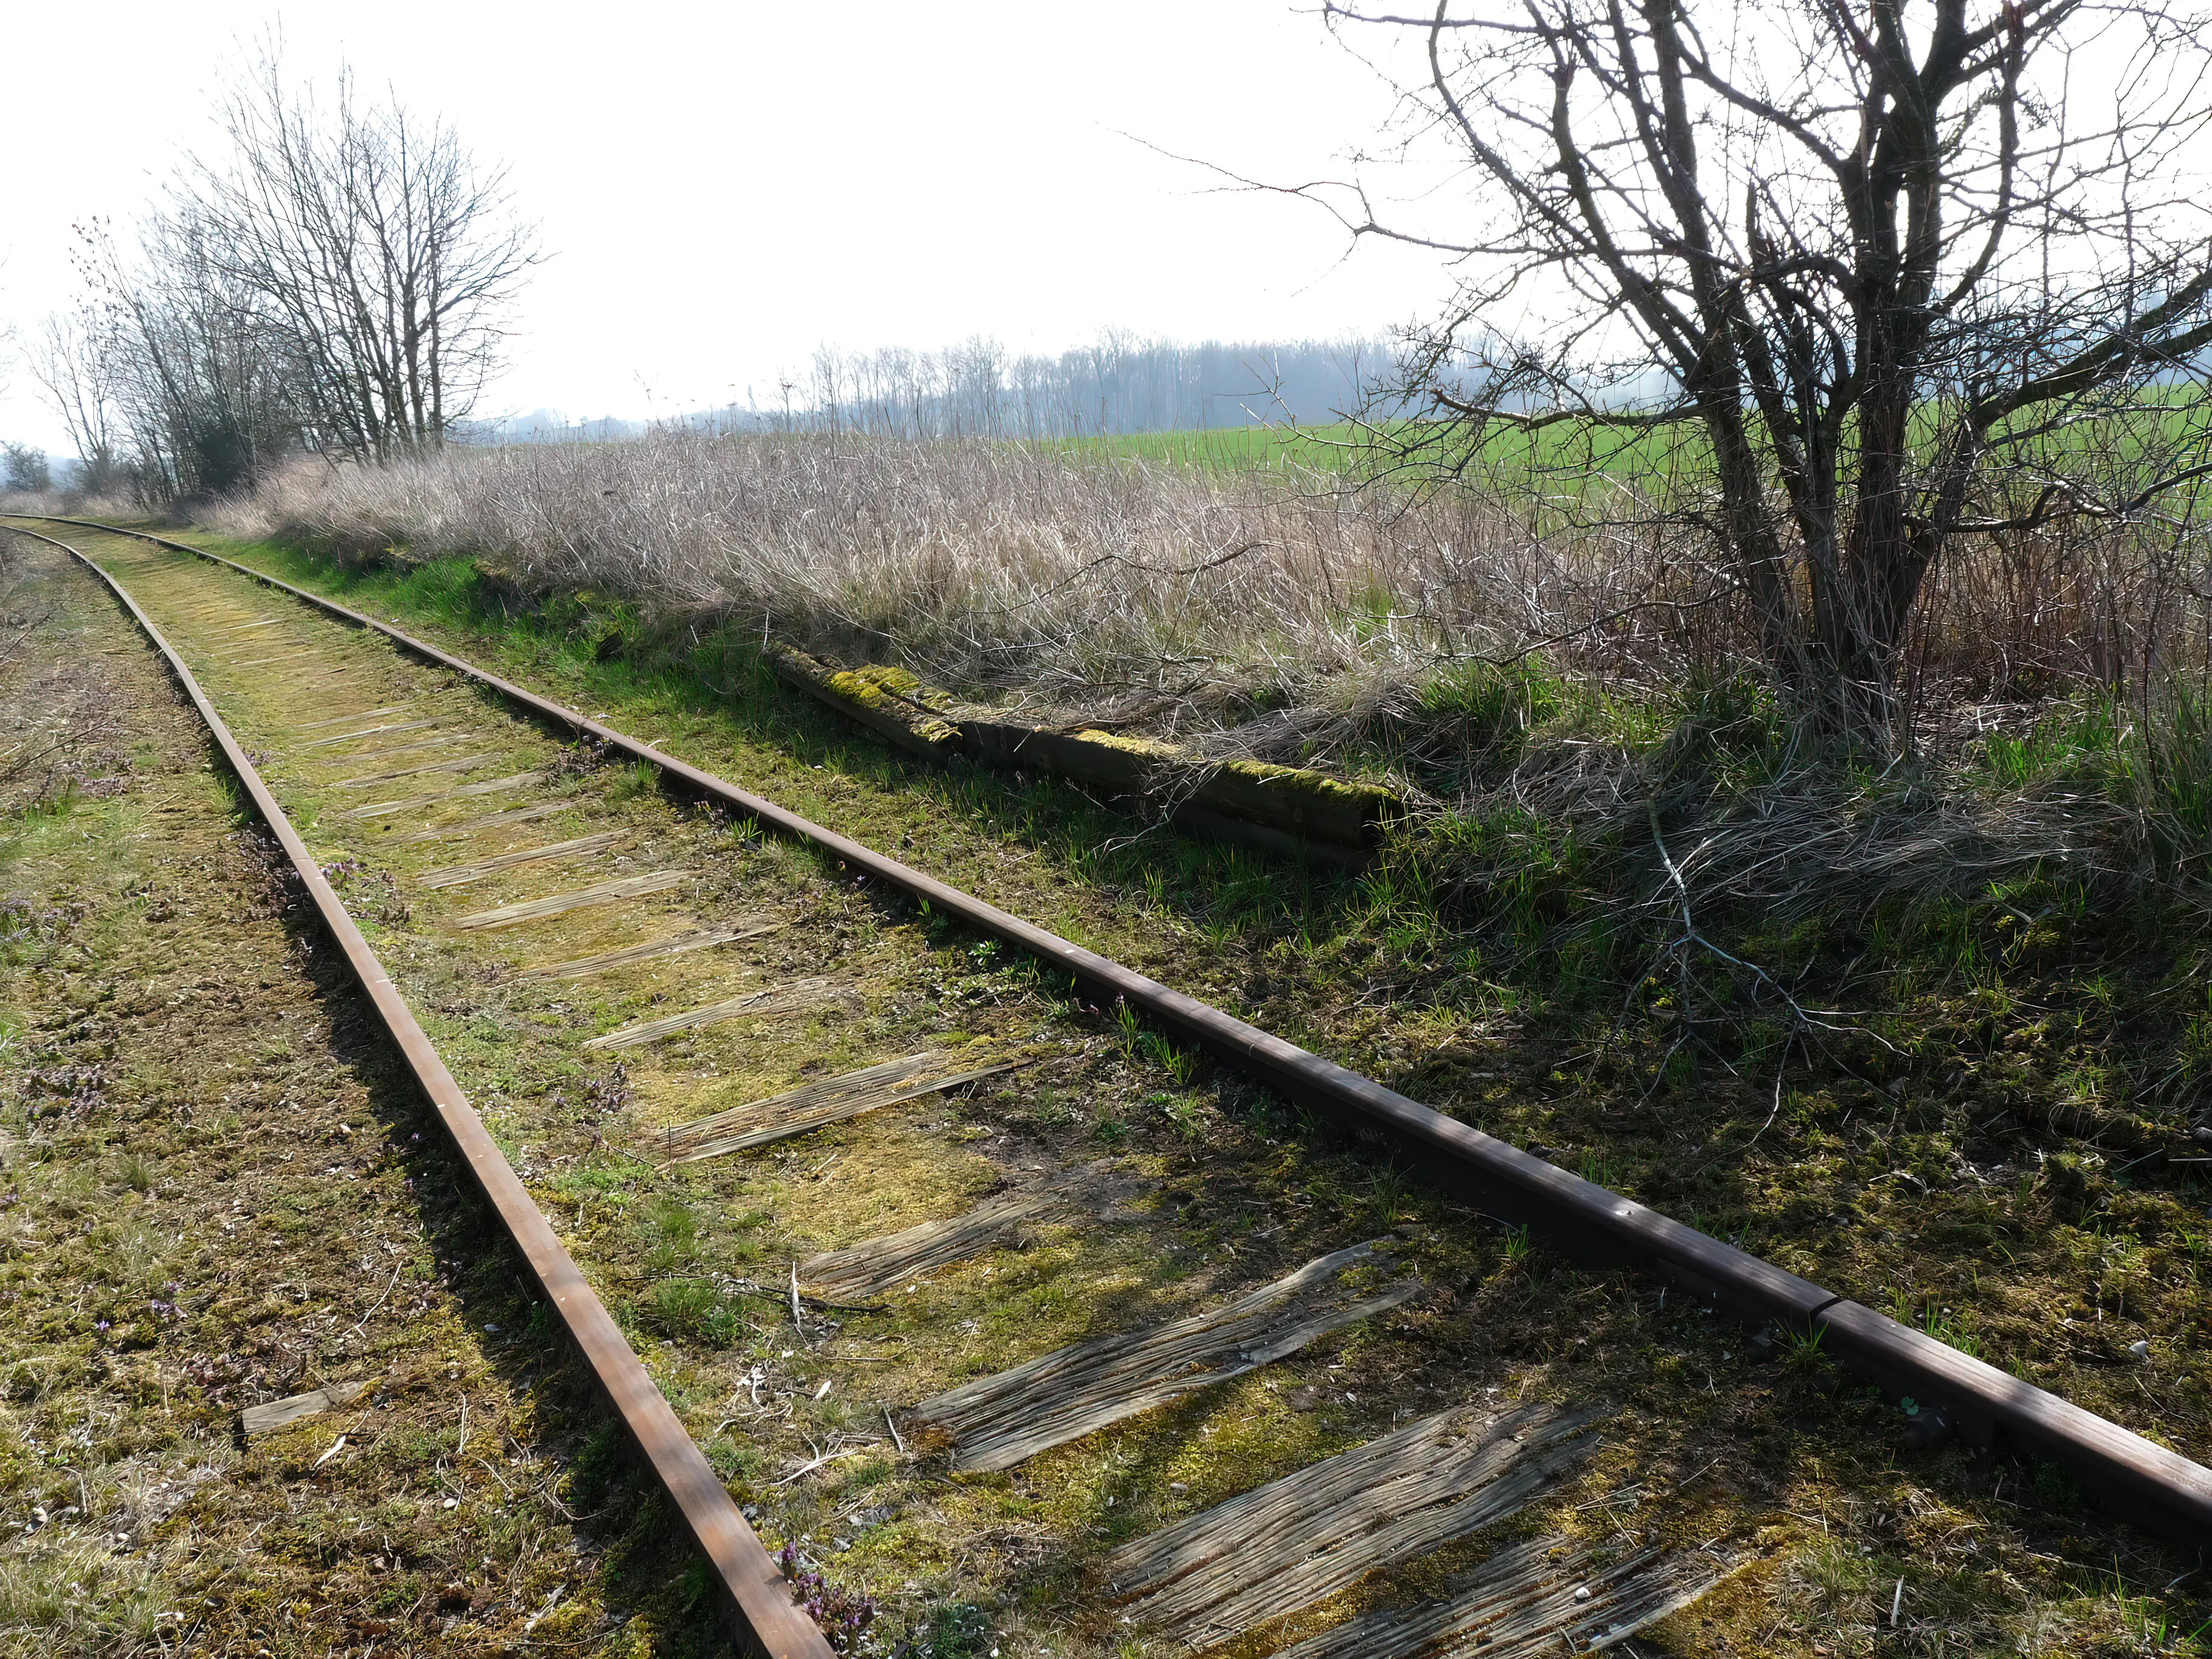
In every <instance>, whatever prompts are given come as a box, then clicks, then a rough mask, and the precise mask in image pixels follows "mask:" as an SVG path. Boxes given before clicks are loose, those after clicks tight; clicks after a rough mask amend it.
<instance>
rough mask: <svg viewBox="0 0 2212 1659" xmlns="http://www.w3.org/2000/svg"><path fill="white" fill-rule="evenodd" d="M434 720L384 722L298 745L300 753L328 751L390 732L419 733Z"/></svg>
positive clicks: (432, 723) (434, 723)
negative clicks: (333, 746) (336, 746)
mask: <svg viewBox="0 0 2212 1659" xmlns="http://www.w3.org/2000/svg"><path fill="white" fill-rule="evenodd" d="M437 723H438V722H437V721H435V720H386V721H383V722H381V723H380V724H379V725H376V726H363V727H362V729H361V730H360V731H358V732H339V733H338V735H337V736H336V737H334V738H316V739H315V740H314V741H313V742H312V743H303V744H301V745H300V748H301V751H302V752H305V751H306V750H310V749H328V748H330V747H331V746H332V745H333V744H341V743H358V742H360V741H361V740H362V738H374V737H380V736H383V735H385V734H386V733H389V732H420V731H422V730H423V729H424V728H425V727H428V726H435V725H436V724H437Z"/></svg>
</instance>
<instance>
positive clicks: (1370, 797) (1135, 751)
mask: <svg viewBox="0 0 2212 1659" xmlns="http://www.w3.org/2000/svg"><path fill="white" fill-rule="evenodd" d="M769 663H770V665H771V666H772V667H773V668H774V669H775V674H776V677H777V678H779V679H781V680H783V681H784V682H785V683H786V684H789V685H792V686H794V687H796V688H797V689H799V690H802V691H804V692H805V693H806V694H807V695H809V696H812V697H814V698H816V699H817V701H819V702H824V703H827V704H828V705H829V707H830V708H835V709H836V710H837V711H838V712H839V713H840V714H845V715H847V716H848V717H849V718H851V719H853V720H858V721H860V723H861V724H862V725H864V726H868V727H869V728H870V729H871V730H872V731H875V732H879V733H881V734H882V735H883V736H884V737H886V738H890V740H891V741H892V742H893V743H895V744H898V745H899V746H900V747H901V748H902V749H905V750H909V751H911V752H913V753H915V754H918V755H921V756H923V757H927V758H930V759H936V760H943V759H946V758H949V757H951V756H952V755H954V754H963V755H966V756H967V757H969V758H970V759H973V760H977V761H981V762H982V763H985V764H986V765H990V766H997V767H1002V768H1016V769H1027V770H1032V771H1040V772H1049V773H1053V774H1054V775H1058V776H1060V777H1066V778H1072V779H1073V780H1074V781H1076V782H1078V783H1081V784H1084V785H1085V786H1087V787H1091V788H1094V789H1098V790H1103V791H1104V792H1106V793H1110V794H1114V795H1120V796H1127V797H1131V798H1134V799H1141V800H1144V801H1146V802H1148V803H1151V804H1152V805H1158V806H1160V807H1163V808H1164V809H1165V810H1166V811H1168V812H1169V813H1170V816H1171V817H1174V818H1175V819H1176V822H1177V823H1180V824H1181V825H1182V827H1184V828H1186V829H1188V830H1189V831H1190V832H1191V833H1192V834H1194V835H1200V836H1208V837H1211V838H1213V839H1218V840H1226V841H1234V842H1242V843H1243V844H1246V845H1249V846H1255V847H1259V848H1264V849H1265V850H1267V851H1270V852H1277V853H1282V852H1290V853H1298V854H1304V853H1308V852H1313V853H1316V854H1319V855H1320V856H1322V857H1323V858H1333V859H1334V860H1335V861H1338V862H1343V861H1346V860H1364V856H1365V852H1366V849H1367V848H1369V847H1370V846H1371V845H1372V844H1373V843H1374V842H1376V840H1377V839H1379V837H1380V835H1381V831H1382V826H1383V823H1385V822H1386V821H1387V820H1389V819H1390V818H1392V817H1396V816H1398V815H1399V814H1400V813H1401V812H1402V811H1404V803H1403V802H1402V801H1401V800H1400V799H1399V798H1398V796H1397V794H1396V793H1395V792H1394V791H1392V790H1389V789H1387V788H1384V787H1383V786H1381V785H1380V784H1373V783H1363V782H1359V781H1355V780H1352V779H1348V778H1339V777H1334V776H1331V775H1329V774H1328V773H1326V772H1319V771H1315V770H1313V769H1310V768H1305V767H1296V766H1278V765H1274V764H1273V763H1269V762H1266V761H1246V760H1227V761H1224V760H1212V759H1208V758H1206V757H1203V756H1200V755H1194V754H1193V753H1191V752H1190V751H1189V750H1185V749H1182V748H1179V747H1177V746H1176V745H1175V744H1167V743H1161V742H1158V741H1155V740H1154V739H1152V738H1138V737H1130V736H1127V735H1126V734H1123V733H1119V732H1105V731H1099V730H1097V729H1083V730H1076V731H1070V730H1066V729H1061V728H1056V727H1052V726H1037V725H1034V724H1032V723H1030V722H1028V721H1024V720H1006V719H1005V718H1004V717H1002V716H1000V715H999V714H996V713H995V712H994V711H992V710H988V709H982V708H966V707H963V706H961V705H960V704H958V703H957V702H956V701H955V700H954V699H953V698H952V697H951V696H949V695H948V694H947V693H945V692H944V691H941V690H936V689H934V688H933V687H930V686H926V685H924V684H921V681H919V680H918V679H916V678H915V677H914V676H913V675H912V674H910V673H908V671H906V670H904V669H902V668H895V667H887V666H885V665H883V664H880V663H866V664H863V665H861V666H860V667H858V668H842V669H841V668H838V667H836V666H835V665H831V664H829V663H824V662H822V661H819V660H817V659H815V658H813V657H811V656H808V655H807V654H806V653H805V652H803V651H794V650H791V649H789V648H787V647H775V648H774V649H772V650H771V651H770V653H769ZM1309 844H1310V845H1309Z"/></svg>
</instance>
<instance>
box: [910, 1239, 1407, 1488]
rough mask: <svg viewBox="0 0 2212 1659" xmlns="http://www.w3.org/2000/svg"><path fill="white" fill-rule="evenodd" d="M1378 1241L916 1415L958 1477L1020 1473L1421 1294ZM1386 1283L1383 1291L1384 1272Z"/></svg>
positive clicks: (1045, 1360) (947, 1396)
mask: <svg viewBox="0 0 2212 1659" xmlns="http://www.w3.org/2000/svg"><path fill="white" fill-rule="evenodd" d="M1382 1245H1383V1241H1382V1240H1379V1239H1378V1240H1370V1242H1369V1243H1364V1244H1354V1245H1352V1247H1351V1248H1350V1249H1343V1250H1338V1251H1336V1252H1334V1254H1333V1255H1325V1256H1322V1257H1321V1258H1320V1259H1319V1260H1317V1261H1310V1262H1308V1263H1307V1264H1306V1265H1305V1266H1304V1267H1301V1268H1299V1269H1298V1270H1297V1272H1296V1273H1292V1274H1291V1275H1290V1276H1289V1277H1288V1278H1286V1279H1277V1280H1276V1281H1275V1282H1274V1283H1273V1284H1272V1285H1261V1287H1260V1288H1259V1289H1258V1290H1256V1291H1249V1292H1248V1293H1247V1294H1245V1295H1243V1296H1241V1297H1237V1299H1236V1300H1235V1301H1233V1302H1231V1303H1228V1304H1225V1305H1224V1306H1222V1307H1219V1308H1216V1309H1214V1310H1212V1311H1210V1312H1207V1313H1201V1314H1193V1315H1191V1316H1188V1318H1183V1319H1176V1320H1171V1321H1170V1322H1168V1323H1166V1324H1164V1325H1155V1326H1153V1327H1152V1328H1149V1329H1146V1330H1140V1331H1133V1332H1131V1333H1129V1334H1127V1335H1123V1336H1106V1337H1097V1338H1094V1339H1093V1340H1091V1341H1088V1342H1079V1343H1077V1344H1075V1345H1074V1346H1072V1347H1066V1348H1061V1349H1060V1350H1058V1351H1057V1352H1053V1353H1048V1354H1046V1355H1044V1356H1043V1357H1042V1358H1037V1359H1032V1360H1030V1362H1029V1363H1028V1364H1025V1365H1017V1366H1015V1367H1014V1368H1013V1369H1012V1370H1006V1371H1000V1372H999V1373H998V1374H997V1375H996V1376H986V1377H980V1378H978V1379H977V1380H976V1381H975V1382H973V1383H964V1384H963V1385H962V1386H961V1387H959V1388H957V1389H950V1390H948V1391H947V1392H945V1393H944V1394H940V1395H937V1396H936V1397H935V1398H933V1399H930V1400H925V1401H922V1402H921V1404H920V1405H919V1406H916V1407H915V1408H914V1410H913V1413H911V1417H912V1420H913V1421H915V1423H917V1424H919V1425H921V1426H923V1427H925V1428H928V1429H933V1430H935V1431H939V1432H940V1433H943V1434H945V1435H948V1436H950V1437H951V1440H952V1467H953V1468H956V1469H1006V1468H1012V1467H1013V1466H1014V1465H1015V1464H1017V1463H1018V1462H1022V1460H1023V1459H1024V1458H1027V1457H1031V1456H1034V1455H1036V1454H1037V1453H1038V1452H1041V1451H1044V1450H1046V1449H1049V1448H1051V1447H1054V1446H1058V1445H1061V1444H1064V1443H1066V1442H1067V1441H1070V1440H1076V1439H1079V1438H1081V1437H1083V1436H1085V1435H1086V1434H1090V1433H1091V1432H1093V1431H1096V1430H1098V1429H1103V1428H1104V1427H1105V1426H1106V1425H1108V1424H1109V1423H1117V1422H1119V1421H1121V1419H1123V1418H1125V1417H1133V1416H1134V1415H1135V1414H1136V1413H1139V1412H1141V1411H1147V1410H1150V1409H1151V1408H1152V1407H1154V1406H1159V1405H1164V1404H1165V1403H1166V1402H1167V1401H1170V1400H1173V1399H1175V1398H1176V1397H1177V1396H1178V1395H1185V1394H1188V1393H1190V1392H1191V1391H1192V1390H1193V1389H1202V1388H1205V1387H1206V1386H1207V1385H1209V1384H1211V1383H1221V1382H1225V1381H1227V1380H1228V1379H1229V1378H1231V1377H1232V1376H1243V1374H1244V1373H1245V1372H1247V1371H1249V1370H1257V1369H1258V1368H1259V1367H1261V1365H1265V1364H1270V1363H1271V1362H1273V1361H1274V1360H1278V1359H1280V1358H1283V1357H1284V1356H1285V1354H1291V1353H1296V1352H1297V1351H1298V1350H1299V1349H1300V1348H1303V1347H1304V1346H1306V1344H1308V1343H1309V1342H1311V1341H1313V1340H1315V1339H1316V1338H1317V1337H1321V1336H1325V1335H1327V1334H1328V1333H1329V1332H1331V1331H1334V1330H1337V1329H1340V1328H1342V1327H1344V1326H1346V1325H1349V1324H1351V1323H1352V1322H1354V1321H1356V1320H1361V1319H1364V1318H1366V1317H1367V1316H1369V1315H1370V1314H1377V1313H1381V1312H1383V1310H1386V1309H1389V1308H1395V1307H1396V1306H1397V1305H1398V1304H1400V1303H1401V1302H1403V1301H1404V1300H1406V1298H1407V1297H1410V1296H1412V1295H1413V1293H1414V1292H1415V1291H1418V1290H1419V1289H1420V1281H1419V1279H1418V1278H1417V1277H1416V1276H1415V1275H1414V1274H1413V1273H1410V1272H1407V1273H1399V1272H1396V1271H1395V1270H1396V1269H1397V1268H1398V1267H1399V1266H1400V1264H1399V1263H1398V1262H1397V1261H1395V1260H1394V1259H1393V1258H1392V1257H1391V1256H1390V1255H1388V1254H1386V1253H1385V1252H1384V1250H1383V1249H1382V1248H1381V1247H1382ZM1378 1273H1379V1274H1381V1275H1383V1278H1382V1281H1381V1283H1379V1284H1376V1282H1375V1281H1376V1275H1377V1274H1378Z"/></svg>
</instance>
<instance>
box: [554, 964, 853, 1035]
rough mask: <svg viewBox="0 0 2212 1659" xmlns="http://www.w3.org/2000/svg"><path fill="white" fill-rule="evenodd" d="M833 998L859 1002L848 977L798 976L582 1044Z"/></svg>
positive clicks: (793, 1009)
mask: <svg viewBox="0 0 2212 1659" xmlns="http://www.w3.org/2000/svg"><path fill="white" fill-rule="evenodd" d="M833 1002H837V1003H842V1004H844V1005H845V1006H847V1007H848V1008H852V1009H855V1010H857V1009H858V1008H859V1007H860V993H859V992H858V991H856V990H854V987H853V984H852V981H849V980H842V979H827V978H824V979H798V980H793V981H792V982H791V983H790V984H788V985H777V986H771V987H769V988H768V989H767V990H764V991H754V992H750V993H749V994H746V995H744V996H741V997H726V998H725V999H723V1000H721V1001H720V1002H710V1003H708V1005H707V1006H705V1007H703V1008H688V1009H686V1010H685V1011H684V1012H682V1013H680V1014H665V1015H663V1016H662V1017H661V1018H659V1019H648V1020H643V1021H641V1022H640V1023H639V1024H635V1025H625V1026H623V1028H622V1029H621V1030H618V1031H609V1032H608V1033H606V1035H605V1036H595V1037H593V1038H592V1039H591V1040H590V1041H589V1042H586V1043H585V1044H584V1046H585V1047H586V1048H635V1047H637V1046H638V1044H640V1043H641V1042H659V1041H660V1039H661V1038H663V1037H666V1036H675V1035H676V1034H677V1033H678V1031H690V1030H697V1029H698V1028H699V1027H700V1026H702V1025H718V1024H720V1023H721V1022H722V1021H724V1020H726V1019H765V1018H770V1017H772V1016H775V1015H778V1014H796V1013H802V1012H805V1010H807V1009H809V1008H820V1007H823V1006H826V1005H827V1004H829V1003H833Z"/></svg>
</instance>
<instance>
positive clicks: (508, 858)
mask: <svg viewBox="0 0 2212 1659" xmlns="http://www.w3.org/2000/svg"><path fill="white" fill-rule="evenodd" d="M622 838H623V832H622V831H621V830H619V829H605V830H602V831H600V832H599V834H598V835H595V836H577V837H576V838H575V839H574V840H573V841H556V842H551V843H550V844H549V845H547V846H544V847H526V848H522V849H521V850H520V852H514V853H496V854H493V855H492V856H491V857H489V858H483V859H477V860H474V861H473V862H472V863H469V864H449V865H447V866H446V867H445V868H444V869H442V870H433V871H431V872H429V873H428V875H425V876H424V877H423V878H422V885H423V886H425V887H459V886H461V885H462V884H465V883H467V882H471V881H481V880H483V878H484V877H486V876H495V875H497V874H498V873H499V872H501V871H502V870H513V869H516V868H518V867H520V866H522V865H526V864H536V863H538V862H540V861H541V860H546V859H573V858H581V857H582V856H583V855H584V854H586V853H599V852H604V851H605V849H606V848H610V847H611V846H613V845H614V844H615V843H616V842H618V841H620V840H621V839H622Z"/></svg>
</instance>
